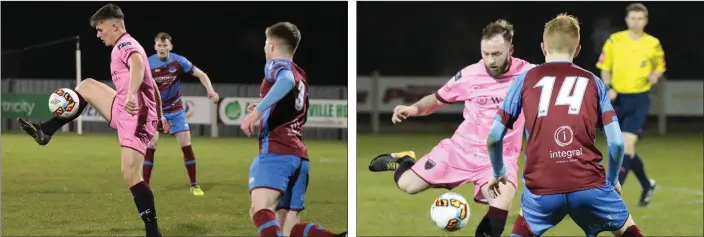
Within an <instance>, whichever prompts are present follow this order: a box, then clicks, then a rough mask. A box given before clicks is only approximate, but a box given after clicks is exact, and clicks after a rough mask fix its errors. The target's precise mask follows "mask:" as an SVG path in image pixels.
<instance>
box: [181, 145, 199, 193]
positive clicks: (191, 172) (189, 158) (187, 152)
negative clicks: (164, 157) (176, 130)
mask: <svg viewBox="0 0 704 237" xmlns="http://www.w3.org/2000/svg"><path fill="white" fill-rule="evenodd" d="M181 151H182V152H183V164H184V165H185V166H186V171H187V172H188V178H189V179H190V181H191V185H194V184H196V156H195V155H194V154H193V147H191V145H188V146H184V147H181Z"/></svg>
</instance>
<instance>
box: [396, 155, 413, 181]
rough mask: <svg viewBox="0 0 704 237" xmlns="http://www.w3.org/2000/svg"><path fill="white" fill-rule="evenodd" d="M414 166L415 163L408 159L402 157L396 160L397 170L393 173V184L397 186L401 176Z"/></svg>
mask: <svg viewBox="0 0 704 237" xmlns="http://www.w3.org/2000/svg"><path fill="white" fill-rule="evenodd" d="M415 164H416V161H415V160H414V159H412V158H410V157H404V158H401V159H399V160H398V168H396V171H394V182H396V183H397V184H398V181H399V180H400V179H401V175H403V173H405V172H406V171H408V170H409V169H411V167H413V165H415Z"/></svg>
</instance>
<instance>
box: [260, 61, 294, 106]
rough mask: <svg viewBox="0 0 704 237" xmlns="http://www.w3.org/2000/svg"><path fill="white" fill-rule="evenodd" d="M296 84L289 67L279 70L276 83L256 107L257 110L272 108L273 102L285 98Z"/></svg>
mask: <svg viewBox="0 0 704 237" xmlns="http://www.w3.org/2000/svg"><path fill="white" fill-rule="evenodd" d="M295 84H296V80H295V79H294V78H293V72H291V70H288V69H283V70H279V72H278V73H277V75H276V78H275V79H274V85H273V86H272V87H271V90H269V93H267V94H266V96H264V98H262V101H260V102H259V104H257V106H256V107H254V109H255V110H257V111H259V112H260V113H261V112H264V111H265V110H267V109H268V108H270V107H271V106H272V105H273V104H275V103H276V102H278V101H279V100H281V99H282V98H284V96H286V94H288V93H289V92H290V91H291V90H293V87H294V86H295Z"/></svg>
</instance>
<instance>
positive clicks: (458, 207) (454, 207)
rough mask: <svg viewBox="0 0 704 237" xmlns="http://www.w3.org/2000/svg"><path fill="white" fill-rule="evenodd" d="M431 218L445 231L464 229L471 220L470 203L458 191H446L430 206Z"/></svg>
mask: <svg viewBox="0 0 704 237" xmlns="http://www.w3.org/2000/svg"><path fill="white" fill-rule="evenodd" d="M430 218H431V219H433V222H434V223H435V226H437V227H438V228H440V229H442V230H445V231H456V230H459V229H462V228H463V227H464V226H466V225H467V222H469V204H468V203H467V200H466V199H464V197H462V195H459V194H457V193H452V192H449V193H444V194H442V195H440V196H438V197H437V198H435V201H434V202H433V205H432V206H431V207H430Z"/></svg>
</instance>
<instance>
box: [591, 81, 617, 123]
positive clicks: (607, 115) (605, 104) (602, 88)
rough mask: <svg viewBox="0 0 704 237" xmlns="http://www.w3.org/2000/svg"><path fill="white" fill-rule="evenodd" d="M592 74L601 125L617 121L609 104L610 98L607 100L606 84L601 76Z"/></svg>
mask: <svg viewBox="0 0 704 237" xmlns="http://www.w3.org/2000/svg"><path fill="white" fill-rule="evenodd" d="M592 76H594V83H595V84H596V89H597V94H598V96H599V98H598V100H599V115H600V116H599V120H600V124H601V125H602V126H604V125H608V124H610V123H612V122H615V121H618V119H617V118H616V111H614V107H613V106H612V105H611V100H609V94H608V92H609V90H607V89H606V85H605V84H604V82H603V81H602V80H601V78H599V77H597V76H596V75H594V74H592Z"/></svg>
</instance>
